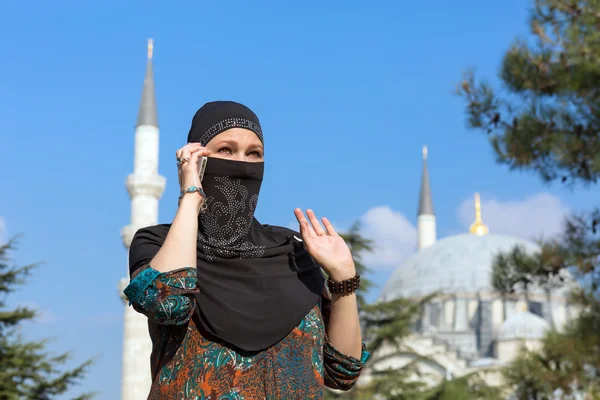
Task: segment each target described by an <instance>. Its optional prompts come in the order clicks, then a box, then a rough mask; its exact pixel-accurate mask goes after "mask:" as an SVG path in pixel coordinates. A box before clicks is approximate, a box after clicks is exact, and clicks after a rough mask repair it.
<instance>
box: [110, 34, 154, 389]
mask: <svg viewBox="0 0 600 400" xmlns="http://www.w3.org/2000/svg"><path fill="white" fill-rule="evenodd" d="M152 51H153V43H152V39H150V40H148V63H147V66H146V76H145V78H144V88H143V91H142V101H141V104H140V111H139V114H138V118H137V124H136V127H135V155H134V167H133V173H132V174H130V175H129V176H128V177H127V179H126V180H125V186H126V187H127V191H128V192H129V197H131V223H130V224H129V225H127V226H125V227H123V229H122V230H121V238H122V239H123V244H125V247H126V248H127V250H129V246H130V245H131V240H132V238H133V235H134V234H135V232H136V231H137V230H138V229H140V228H143V227H145V226H149V225H155V224H157V223H158V201H159V200H160V197H161V196H162V193H163V191H164V189H165V183H166V180H165V178H164V177H163V176H161V175H159V174H158V133H159V129H158V118H157V114H156V98H155V95H154V78H153V74H152ZM127 276H129V271H127ZM128 283H129V278H123V279H122V280H121V282H120V285H119V286H120V293H121V298H122V299H123V301H124V304H125V318H124V326H123V370H122V383H121V385H122V386H121V399H122V400H145V399H146V398H147V397H148V392H149V390H150V382H151V379H150V352H151V349H152V345H151V342H150V337H149V335H148V320H147V318H146V317H144V316H143V315H142V314H139V313H137V312H136V311H135V310H134V309H133V308H132V307H129V306H128V303H127V301H126V300H125V298H124V296H123V295H122V293H123V289H125V287H126V286H127V284H128Z"/></svg>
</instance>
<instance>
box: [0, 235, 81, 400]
mask: <svg viewBox="0 0 600 400" xmlns="http://www.w3.org/2000/svg"><path fill="white" fill-rule="evenodd" d="M14 244H15V242H14V241H10V242H8V243H6V244H3V245H0V399H1V400H50V399H55V398H57V397H58V396H59V395H62V394H65V393H66V392H67V391H68V390H69V389H71V388H72V387H73V386H75V385H76V384H77V383H78V382H79V381H80V380H81V378H82V377H83V376H84V374H85V373H86V372H87V370H88V367H89V366H90V364H91V361H86V362H85V363H83V364H81V365H80V366H78V367H76V368H74V369H72V370H68V371H62V370H61V369H60V368H59V367H60V366H61V365H63V364H64V363H65V362H66V361H67V360H68V358H69V354H68V353H64V354H59V355H50V354H48V352H47V351H46V344H47V342H46V341H39V342H34V341H28V340H26V339H25V338H23V336H22V335H21V334H20V329H21V328H22V326H23V323H25V322H27V321H33V320H35V318H36V316H37V312H36V311H35V310H33V309H31V308H28V307H15V308H13V309H9V308H8V303H7V298H8V295H9V294H11V293H12V292H14V291H15V290H16V289H17V288H18V287H19V286H22V285H24V284H26V283H27V278H28V277H29V276H30V274H31V273H32V271H33V270H34V269H35V268H36V267H37V264H31V265H26V266H22V267H16V266H11V265H10V258H9V252H10V251H11V250H13V249H14ZM90 398H91V394H84V395H81V396H79V397H77V399H79V400H84V399H90Z"/></svg>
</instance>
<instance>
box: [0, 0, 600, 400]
mask: <svg viewBox="0 0 600 400" xmlns="http://www.w3.org/2000/svg"><path fill="white" fill-rule="evenodd" d="M324 3H326V4H324ZM172 4H174V3H172V2H171V3H168V2H158V1H145V2H142V1H128V2H117V1H112V0H111V1H108V0H107V1H103V2H89V1H54V2H45V1H37V2H34V1H19V2H17V1H5V2H2V3H1V4H0V34H1V35H2V37H3V38H4V39H3V40H2V41H0V54H2V61H0V93H1V95H0V122H1V128H0V130H1V133H0V182H1V183H2V185H1V187H2V191H1V195H0V217H2V220H0V227H2V226H4V231H5V233H4V235H5V237H6V236H11V235H14V234H23V235H24V237H23V238H22V239H21V242H20V247H19V251H18V252H17V253H16V254H15V261H16V262H18V263H29V262H33V261H44V262H45V263H44V265H43V266H42V267H41V268H40V269H39V270H38V271H37V272H36V274H35V275H34V276H33V277H32V278H31V281H30V284H29V285H28V286H27V287H25V288H23V290H20V291H19V292H17V293H16V294H14V295H13V296H12V300H11V301H12V302H13V303H24V304H30V305H34V306H36V307H39V308H40V309H41V310H42V317H41V319H40V320H39V321H38V322H36V323H35V324H32V325H27V326H26V327H25V333H26V334H27V335H29V336H30V337H35V338H47V337H49V338H53V341H52V342H51V348H52V349H54V350H56V351H59V350H70V351H72V352H73V357H74V359H73V363H75V362H78V361H82V360H84V359H85V358H87V357H91V356H97V357H98V359H97V362H96V364H95V366H94V368H93V370H92V371H91V373H90V375H89V376H88V378H87V379H86V380H85V381H84V382H83V383H82V385H81V387H80V388H78V390H97V391H100V395H99V396H98V398H99V399H103V400H106V399H116V398H118V397H119V388H120V368H121V339H122V338H121V335H122V312H123V306H122V304H121V302H120V300H119V298H118V295H117V283H118V281H119V279H120V278H121V277H123V276H124V275H125V273H126V258H127V257H126V251H125V249H124V247H123V245H122V243H121V240H120V234H119V232H120V229H121V227H122V226H124V225H126V224H128V222H129V215H130V203H129V198H128V195H127V193H126V190H125V187H124V179H125V177H126V175H127V174H129V173H130V172H131V171H132V168H133V145H134V141H133V140H134V124H135V119H136V114H137V109H138V105H139V100H140V94H141V87H142V81H143V73H144V70H145V63H146V39H147V38H148V37H153V38H154V40H155V53H154V55H155V57H154V67H155V69H154V72H155V81H156V90H157V101H158V107H159V119H160V125H161V144H160V151H161V153H160V167H159V169H160V172H161V173H162V174H163V175H165V176H166V178H167V188H166V191H165V193H164V196H163V200H162V201H161V204H160V220H161V221H162V222H169V221H171V219H172V217H173V215H174V213H175V205H176V197H177V194H178V189H177V185H176V176H175V163H174V155H173V154H174V151H175V150H176V149H177V148H178V147H179V146H181V145H182V144H183V143H184V142H185V139H186V135H187V131H188V128H189V124H190V121H191V117H192V116H193V113H194V112H195V111H196V109H197V108H198V107H200V106H201V105H202V104H203V103H204V102H206V101H210V100H217V99H231V100H237V101H241V102H243V103H246V104H247V105H249V106H250V107H251V108H253V109H254V110H255V111H256V112H257V114H258V115H259V117H260V118H261V122H262V125H263V129H264V131H265V136H266V146H267V147H266V161H267V164H266V177H265V183H264V185H263V191H262V194H261V199H260V201H259V211H258V216H259V218H260V219H261V220H262V221H263V222H268V223H271V224H280V225H289V224H290V223H291V222H292V221H293V220H294V217H293V209H294V207H312V208H314V209H315V210H316V212H317V213H318V214H319V215H326V216H328V217H329V218H330V219H331V220H332V221H334V223H335V224H336V225H338V226H339V227H342V228H344V227H347V226H349V224H350V223H352V222H353V221H355V220H358V219H361V220H363V221H364V223H365V224H366V232H370V234H371V236H372V237H373V238H374V239H376V240H377V241H378V242H380V245H379V246H380V247H378V248H380V249H382V251H381V252H380V253H379V255H373V256H372V257H371V258H370V260H371V262H372V265H373V266H375V269H376V272H375V273H374V275H373V278H374V279H375V280H376V281H377V282H378V283H379V284H380V285H381V284H382V283H383V282H385V279H386V278H387V277H388V276H389V274H390V273H391V271H392V270H393V268H392V267H393V266H394V265H397V263H399V262H400V261H401V259H402V258H403V257H405V256H406V254H408V253H409V252H410V251H412V250H413V247H414V223H415V220H416V215H415V214H416V207H417V197H418V188H419V180H420V168H421V146H422V145H424V144H427V145H428V146H429V150H430V151H429V154H430V164H429V165H430V174H431V179H432V184H433V194H434V202H435V210H436V214H437V221H438V236H439V237H443V236H447V235H449V234H455V233H459V232H464V231H465V230H466V227H468V224H469V223H470V219H471V214H470V212H471V211H470V210H471V208H470V207H471V200H470V199H471V198H472V195H473V193H474V192H476V191H479V192H481V194H482V198H483V199H484V200H483V201H484V203H483V204H484V210H483V211H484V219H485V218H486V205H487V206H488V208H487V209H488V214H487V215H488V217H487V218H488V224H489V225H490V229H491V230H492V231H494V229H496V230H495V231H496V232H502V233H508V234H515V235H521V236H531V235H533V234H541V233H544V234H552V233H554V232H555V231H556V230H558V229H559V228H558V227H557V226H558V225H557V224H559V222H560V221H559V220H560V218H561V217H562V215H563V214H564V213H566V212H569V211H578V210H581V209H585V208H588V207H590V206H591V204H592V199H593V198H595V199H597V198H598V195H599V194H600V193H599V192H598V190H597V189H595V190H594V189H585V190H584V189H580V190H578V191H577V192H571V191H569V190H566V189H564V188H561V187H559V186H549V187H548V186H544V185H543V184H541V183H540V182H539V180H538V179H537V177H535V176H533V175H531V174H521V173H516V172H509V171H508V170H507V169H506V168H505V167H502V166H498V165H496V164H495V162H494V157H493V154H492V151H491V148H490V147H489V145H488V143H487V140H486V138H485V137H484V135H483V134H481V133H479V132H472V131H468V130H467V129H466V125H465V116H464V103H463V102H462V100H461V99H460V98H458V97H456V96H455V95H454V94H453V91H454V87H455V85H456V83H457V82H458V81H459V80H460V78H461V72H462V71H463V70H464V69H465V68H467V67H470V66H473V67H476V68H477V72H478V74H480V75H481V76H485V77H488V78H490V79H491V80H492V81H494V80H495V77H496V73H497V68H498V65H499V62H500V59H501V56H502V53H503V51H504V50H505V49H506V48H507V46H508V45H509V44H510V42H511V41H512V40H513V39H514V38H515V37H516V36H517V35H523V34H526V33H527V26H526V11H527V10H526V7H525V5H524V4H523V2H522V1H518V0H504V1H493V2H491V1H488V2H482V1H476V0H461V1H453V2H442V1H438V2H398V1H391V0H381V1H378V2H376V3H375V2H372V3H370V4H369V3H368V2H362V1H360V2H359V1H343V2H342V1H330V2H317V1H312V0H311V1H303V2H282V1H277V2H276V1H257V2H249V1H219V2H208V1H195V2H191V1H180V2H177V4H178V6H177V7H175V6H173V5H172ZM373 4H377V6H374V5H373ZM531 215H534V217H532V216H531ZM494 221H495V224H494V223H493V222H494ZM507 221H508V222H507ZM510 221H516V222H515V223H513V224H512V225H511V223H510ZM396 238H397V239H398V240H399V241H402V246H400V248H401V249H400V250H398V249H395V247H394V246H395V244H394V243H395V242H394V241H395V240H396ZM386 246H387V247H386ZM384 247H385V248H386V249H387V251H388V253H389V254H387V253H386V254H387V255H386V256H385V257H384V256H381V254H384V253H385V252H384V251H383V250H384ZM376 294H377V290H376V291H374V292H373V293H372V294H371V298H374V297H375V296H376Z"/></svg>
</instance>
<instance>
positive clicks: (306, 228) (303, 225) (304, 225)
mask: <svg viewBox="0 0 600 400" xmlns="http://www.w3.org/2000/svg"><path fill="white" fill-rule="evenodd" d="M294 215H295V216H296V219H297V220H298V223H299V224H300V231H301V232H300V233H302V236H303V237H304V236H307V237H308V239H310V237H312V236H316V235H317V234H316V233H315V230H314V229H313V227H312V226H311V225H310V224H309V223H308V221H307V220H306V217H305V216H304V213H303V212H302V210H301V209H299V208H296V209H295V210H294Z"/></svg>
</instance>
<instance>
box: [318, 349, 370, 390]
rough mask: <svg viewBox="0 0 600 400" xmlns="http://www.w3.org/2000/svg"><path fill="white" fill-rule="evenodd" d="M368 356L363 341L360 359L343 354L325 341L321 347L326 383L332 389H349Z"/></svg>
mask: <svg viewBox="0 0 600 400" xmlns="http://www.w3.org/2000/svg"><path fill="white" fill-rule="evenodd" d="M370 356H371V354H370V353H369V352H368V351H367V348H366V346H365V343H364V342H363V344H362V352H361V356H360V359H358V358H355V357H352V356H348V355H345V354H343V353H341V352H340V351H339V350H337V349H336V348H335V347H333V346H332V345H331V343H329V342H326V343H325V346H324V347H323V359H324V364H325V372H326V376H325V383H326V385H327V386H328V387H330V388H333V389H338V390H350V389H351V388H352V386H354V384H355V383H356V381H357V380H358V377H359V376H360V373H361V372H362V369H363V367H364V365H365V363H366V362H367V360H368V359H369V357H370Z"/></svg>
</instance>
